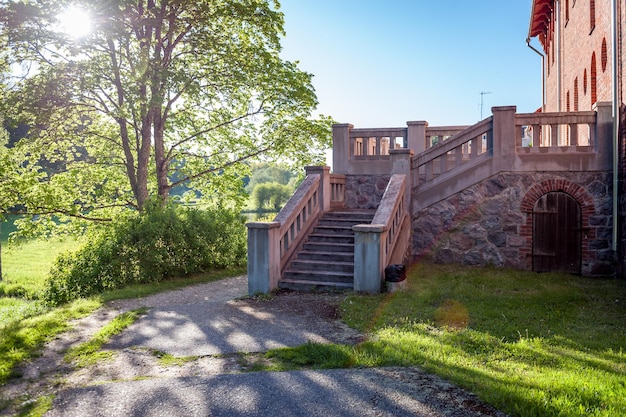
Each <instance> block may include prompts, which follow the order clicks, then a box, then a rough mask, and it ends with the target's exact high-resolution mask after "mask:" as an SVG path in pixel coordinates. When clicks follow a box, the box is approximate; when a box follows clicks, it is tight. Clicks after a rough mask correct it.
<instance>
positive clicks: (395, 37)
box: [280, 0, 541, 127]
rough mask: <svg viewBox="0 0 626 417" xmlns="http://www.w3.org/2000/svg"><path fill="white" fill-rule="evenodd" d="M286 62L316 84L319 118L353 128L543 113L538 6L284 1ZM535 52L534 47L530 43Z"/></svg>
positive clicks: (514, 0) (514, 1)
mask: <svg viewBox="0 0 626 417" xmlns="http://www.w3.org/2000/svg"><path fill="white" fill-rule="evenodd" d="M280 4H281V11H282V12H283V13H284V14H285V31H286V32H287V35H286V37H285V38H284V39H283V42H282V45H283V53H282V56H283V58H285V59H288V60H290V61H296V60H297V61H299V62H300V64H299V67H300V68H301V69H302V70H304V71H307V72H310V73H312V74H314V75H315V77H314V78H313V85H314V86H315V89H316V92H317V97H318V100H319V106H318V111H319V113H322V114H325V115H329V116H332V117H333V118H334V119H335V120H336V121H337V122H339V123H352V124H353V125H354V126H355V127H402V126H405V125H406V122H407V121H410V120H426V121H427V122H428V123H429V124H430V125H431V126H442V125H462V124H473V123H475V122H477V121H478V120H480V118H481V106H480V101H481V94H480V93H481V91H484V92H489V93H490V94H485V95H484V96H483V104H484V105H483V117H487V116H489V115H490V109H491V107H492V106H508V105H516V106H517V111H518V112H520V113H522V112H533V111H535V110H536V109H537V108H539V107H540V106H541V58H540V57H539V55H537V54H536V53H535V52H533V51H532V50H531V49H529V48H528V46H527V45H526V37H527V35H528V26H529V19H530V9H531V0H482V1H465V0H280ZM533 45H535V46H537V45H536V40H535V42H534V43H533Z"/></svg>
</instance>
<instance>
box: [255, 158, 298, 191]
mask: <svg viewBox="0 0 626 417" xmlns="http://www.w3.org/2000/svg"><path fill="white" fill-rule="evenodd" d="M294 177H295V178H294ZM292 179H297V177H296V176H295V175H294V174H293V172H291V170H290V169H288V168H286V167H282V166H279V165H276V164H272V163H268V162H264V163H259V164H254V165H252V167H251V172H250V181H249V182H248V184H247V185H246V191H248V193H250V194H252V192H253V190H254V187H256V186H257V185H258V184H264V183H268V182H272V183H277V184H282V185H291V182H292ZM292 188H294V187H292Z"/></svg>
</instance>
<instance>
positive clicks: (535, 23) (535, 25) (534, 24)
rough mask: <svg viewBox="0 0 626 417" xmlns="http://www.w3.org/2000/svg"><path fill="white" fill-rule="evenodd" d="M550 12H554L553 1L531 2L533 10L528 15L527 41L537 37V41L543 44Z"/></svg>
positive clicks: (550, 15) (534, 0)
mask: <svg viewBox="0 0 626 417" xmlns="http://www.w3.org/2000/svg"><path fill="white" fill-rule="evenodd" d="M552 10H554V0H533V8H532V11H531V13H530V28H529V29H528V38H529V39H530V38H534V37H536V36H539V40H540V41H541V43H542V44H544V41H545V37H546V34H547V33H548V26H549V24H550V19H551V17H552ZM544 48H545V45H544Z"/></svg>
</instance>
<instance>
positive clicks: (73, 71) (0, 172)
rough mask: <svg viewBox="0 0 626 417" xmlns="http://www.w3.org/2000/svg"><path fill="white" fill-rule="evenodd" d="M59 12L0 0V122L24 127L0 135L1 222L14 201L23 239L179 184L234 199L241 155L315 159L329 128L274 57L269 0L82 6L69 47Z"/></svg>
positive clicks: (290, 69)
mask: <svg viewBox="0 0 626 417" xmlns="http://www.w3.org/2000/svg"><path fill="white" fill-rule="evenodd" d="M65 7H67V1H65V0H23V1H19V2H2V3H0V38H1V39H4V41H5V50H4V53H2V54H0V60H1V62H0V66H2V68H9V67H10V68H13V69H21V71H18V73H16V72H15V71H13V72H11V71H1V72H0V74H1V77H2V79H0V89H2V91H1V92H0V93H1V94H2V95H3V97H2V98H3V100H0V114H3V115H6V117H7V119H9V120H10V121H11V123H12V124H14V125H21V126H29V132H28V137H27V138H25V139H22V140H19V141H18V142H17V143H15V144H13V145H14V146H13V147H11V148H10V149H8V148H6V147H5V146H3V139H2V138H0V201H2V204H3V206H2V207H0V215H1V214H2V213H3V210H5V209H6V208H7V207H11V206H13V205H15V204H17V203H19V204H20V207H21V208H22V209H23V210H24V211H25V212H26V213H29V214H32V215H33V217H31V218H29V221H30V224H31V226H32V227H33V228H32V230H31V231H32V233H35V232H37V231H41V230H42V229H51V228H59V227H67V228H70V227H71V226H72V225H74V226H73V227H78V228H84V227H85V223H84V222H86V221H103V222H106V221H111V220H112V219H115V218H117V217H118V216H120V212H122V211H124V210H127V209H128V208H129V207H132V208H134V209H137V210H139V211H141V210H143V208H144V205H145V204H147V202H148V201H150V200H151V199H154V200H156V199H160V200H161V201H166V200H167V199H168V197H169V194H170V191H172V190H173V189H175V188H176V187H182V188H183V189H189V190H192V194H193V195H194V196H195V198H202V199H206V200H208V201H210V202H215V201H216V200H217V199H219V200H221V201H229V203H232V204H235V205H236V204H243V198H244V197H245V195H244V193H243V179H244V178H245V177H246V175H247V170H248V165H247V164H248V163H249V162H250V161H254V160H257V159H260V158H264V159H271V160H273V161H281V160H289V161H291V162H292V163H294V164H297V165H299V166H302V165H305V164H308V165H313V164H317V163H319V162H320V161H322V160H323V155H324V150H325V149H327V148H328V147H329V146H330V142H331V123H332V121H331V119H330V118H327V117H323V116H321V117H319V118H315V119H314V118H312V113H313V111H314V109H315V106H316V105H317V98H316V96H315V92H314V88H313V85H312V75H311V74H308V73H305V72H303V71H301V70H300V69H299V68H298V67H297V64H296V63H294V62H289V61H284V60H283V59H282V58H281V57H280V50H281V46H280V39H281V37H282V36H284V31H283V24H284V16H283V14H282V13H281V12H280V11H279V10H278V7H279V5H278V2H276V1H272V0H246V1H239V0H218V1H216V0H199V1H186V2H181V1H174V2H156V3H155V2H146V1H137V2H128V1H107V2H82V3H81V7H84V8H85V9H86V12H87V13H89V14H90V15H91V20H92V21H93V22H94V27H93V30H92V32H91V33H89V34H88V35H86V36H84V37H83V38H80V39H75V38H72V37H70V36H68V35H67V34H65V33H63V32H61V31H59V24H58V22H57V20H56V16H57V15H58V14H59V13H60V12H61V11H63V9H64V8H65ZM5 61H6V62H5ZM157 197H158V198H157ZM53 215H54V216H57V217H56V219H55V221H52V220H51V218H52V216H53ZM22 226H23V227H26V226H27V225H26V224H23V225H22Z"/></svg>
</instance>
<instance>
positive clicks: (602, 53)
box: [600, 38, 608, 72]
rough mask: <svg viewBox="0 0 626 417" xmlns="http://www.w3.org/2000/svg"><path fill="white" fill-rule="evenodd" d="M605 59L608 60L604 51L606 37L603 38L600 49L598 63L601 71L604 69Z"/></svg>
mask: <svg viewBox="0 0 626 417" xmlns="http://www.w3.org/2000/svg"><path fill="white" fill-rule="evenodd" d="M607 61H608V53H607V51H606V38H603V39H602V49H601V51H600V63H601V64H602V72H604V71H606V63H607Z"/></svg>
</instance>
